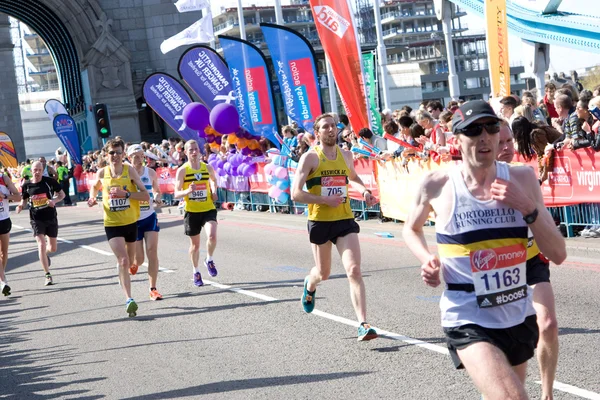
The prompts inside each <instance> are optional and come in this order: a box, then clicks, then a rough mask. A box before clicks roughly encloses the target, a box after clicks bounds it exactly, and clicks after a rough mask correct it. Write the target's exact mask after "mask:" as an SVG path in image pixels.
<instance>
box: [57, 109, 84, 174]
mask: <svg viewBox="0 0 600 400" xmlns="http://www.w3.org/2000/svg"><path fill="white" fill-rule="evenodd" d="M52 127H53V128H54V132H55V133H56V136H58V138H59V139H60V141H61V142H62V144H63V146H65V149H67V151H68V152H69V155H70V156H71V159H72V160H73V162H74V163H75V164H81V147H80V146H79V136H77V125H76V124H75V121H74V120H73V118H71V117H70V116H68V115H65V114H60V115H57V116H56V117H54V120H53V121H52Z"/></svg>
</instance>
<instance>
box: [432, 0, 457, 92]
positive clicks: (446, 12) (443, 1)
mask: <svg viewBox="0 0 600 400" xmlns="http://www.w3.org/2000/svg"><path fill="white" fill-rule="evenodd" d="M434 5H435V14H436V16H437V18H438V20H440V21H442V30H443V32H444V42H446V59H447V60H448V89H449V90H450V98H451V99H452V100H458V98H459V96H460V86H459V84H458V75H457V73H456V65H455V64H454V46H453V44H452V4H451V3H450V2H449V1H448V0H435V1H434Z"/></svg>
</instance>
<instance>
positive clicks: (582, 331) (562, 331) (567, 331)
mask: <svg viewBox="0 0 600 400" xmlns="http://www.w3.org/2000/svg"><path fill="white" fill-rule="evenodd" d="M590 333H600V329H587V328H558V335H559V336H562V335H587V334H590Z"/></svg>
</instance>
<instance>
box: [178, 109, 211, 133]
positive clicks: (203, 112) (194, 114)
mask: <svg viewBox="0 0 600 400" xmlns="http://www.w3.org/2000/svg"><path fill="white" fill-rule="evenodd" d="M183 121H184V122H185V124H186V125H187V126H188V127H190V128H191V129H193V130H195V131H204V128H206V127H207V126H208V124H209V122H210V113H209V112H208V108H206V106H205V105H204V104H201V103H190V104H188V105H187V106H185V108H184V109H183Z"/></svg>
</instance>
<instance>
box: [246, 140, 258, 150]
mask: <svg viewBox="0 0 600 400" xmlns="http://www.w3.org/2000/svg"><path fill="white" fill-rule="evenodd" d="M259 147H260V145H259V144H258V141H257V140H256V139H252V140H250V143H248V148H249V149H250V150H256V149H258V148H259Z"/></svg>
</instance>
